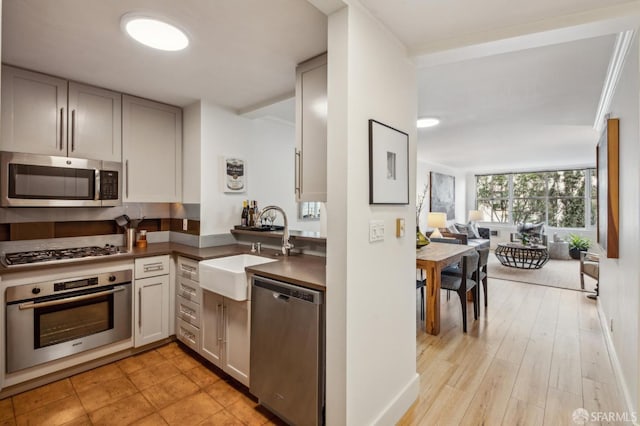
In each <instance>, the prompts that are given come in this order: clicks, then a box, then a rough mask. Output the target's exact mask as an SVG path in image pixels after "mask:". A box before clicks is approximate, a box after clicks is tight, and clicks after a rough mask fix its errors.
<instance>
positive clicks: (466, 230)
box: [455, 223, 475, 238]
mask: <svg viewBox="0 0 640 426" xmlns="http://www.w3.org/2000/svg"><path fill="white" fill-rule="evenodd" d="M455 227H456V229H458V233H460V234H466V235H467V238H475V237H474V235H473V231H471V229H469V226H468V225H465V224H464V223H456V224H455Z"/></svg>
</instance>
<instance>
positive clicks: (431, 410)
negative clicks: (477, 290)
mask: <svg viewBox="0 0 640 426" xmlns="http://www.w3.org/2000/svg"><path fill="white" fill-rule="evenodd" d="M488 287H489V306H488V309H484V306H482V310H481V316H480V318H479V320H478V321H474V320H473V310H472V305H471V303H468V306H467V307H468V318H469V319H468V321H469V322H468V327H469V332H468V333H467V334H463V332H462V314H461V312H460V302H459V301H458V299H457V298H458V296H457V295H456V294H455V293H452V294H451V299H450V300H449V301H447V300H446V297H445V294H444V293H443V295H442V297H441V301H442V302H441V315H442V322H441V333H440V335H439V336H431V335H428V334H426V333H425V332H424V325H423V324H422V323H421V322H420V321H418V327H417V370H418V373H419V374H420V396H419V398H418V400H417V401H416V402H415V403H414V404H413V405H412V407H411V408H410V409H409V411H408V412H407V413H406V414H405V416H404V417H403V418H402V419H401V421H400V422H399V424H400V425H403V426H404V425H505V426H506V425H508V426H514V425H552V426H557V425H574V424H575V423H574V422H573V420H572V417H571V415H572V413H573V411H574V410H575V409H577V408H581V407H584V408H585V409H587V410H588V411H590V412H592V411H593V412H595V411H614V412H620V413H622V412H623V411H624V408H623V404H622V399H621V398H620V397H619V396H618V392H617V388H616V384H615V383H616V382H615V378H614V374H613V369H612V367H611V363H610V360H609V355H608V352H607V349H606V346H605V341H604V336H603V332H602V329H601V327H600V322H599V319H598V313H597V309H596V304H595V302H594V301H593V300H591V299H587V298H586V297H585V293H581V292H578V291H572V290H564V289H559V288H553V287H544V286H538V285H531V284H523V283H517V282H511V281H503V280H491V279H489V286H488ZM482 296H483V298H484V294H483V295H482ZM483 303H484V302H483ZM588 424H590V425H591V424H599V423H588ZM603 424H608V423H603Z"/></svg>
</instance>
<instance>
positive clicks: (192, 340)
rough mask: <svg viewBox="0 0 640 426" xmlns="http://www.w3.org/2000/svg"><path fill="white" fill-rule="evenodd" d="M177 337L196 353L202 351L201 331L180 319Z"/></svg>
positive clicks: (177, 321) (177, 326) (177, 325)
mask: <svg viewBox="0 0 640 426" xmlns="http://www.w3.org/2000/svg"><path fill="white" fill-rule="evenodd" d="M176 328H177V330H176V337H177V338H178V340H180V341H181V342H182V343H184V344H185V345H187V346H189V347H190V348H191V349H193V350H194V351H196V352H199V351H200V329H199V328H197V327H194V326H193V325H191V324H189V323H188V322H186V321H183V320H181V319H180V318H177V319H176Z"/></svg>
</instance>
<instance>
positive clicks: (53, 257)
mask: <svg viewBox="0 0 640 426" xmlns="http://www.w3.org/2000/svg"><path fill="white" fill-rule="evenodd" d="M118 253H120V251H119V250H118V247H116V246H113V245H106V246H104V247H96V246H91V247H74V248H65V249H50V250H32V251H21V252H16V253H7V254H5V255H4V256H3V257H2V260H1V261H2V264H3V265H5V266H8V267H12V266H19V265H28V264H31V263H45V262H47V263H53V262H56V263H58V262H60V261H68V260H77V259H82V258H85V257H100V256H110V255H113V254H118Z"/></svg>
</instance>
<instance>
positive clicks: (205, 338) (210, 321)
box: [200, 290, 224, 367]
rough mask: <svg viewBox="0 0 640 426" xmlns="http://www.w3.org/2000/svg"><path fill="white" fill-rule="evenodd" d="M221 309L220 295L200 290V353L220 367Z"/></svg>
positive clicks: (221, 300) (222, 305)
mask: <svg viewBox="0 0 640 426" xmlns="http://www.w3.org/2000/svg"><path fill="white" fill-rule="evenodd" d="M223 309H224V304H223V297H222V296H220V295H219V294H217V293H212V292H210V291H206V290H203V291H202V308H201V310H200V313H201V314H200V317H201V321H200V338H201V342H202V344H201V345H202V352H200V355H202V356H203V357H205V358H206V359H208V360H209V361H211V362H212V363H214V364H215V365H217V366H218V367H222V336H223V332H224V331H223V329H222V326H223V320H222V318H223Z"/></svg>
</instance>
